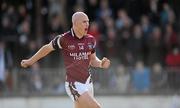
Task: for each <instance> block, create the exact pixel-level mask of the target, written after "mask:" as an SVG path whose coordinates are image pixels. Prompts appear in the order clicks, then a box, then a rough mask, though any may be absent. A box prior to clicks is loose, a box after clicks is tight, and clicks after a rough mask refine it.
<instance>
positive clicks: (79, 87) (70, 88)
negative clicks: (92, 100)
mask: <svg viewBox="0 0 180 108" xmlns="http://www.w3.org/2000/svg"><path fill="white" fill-rule="evenodd" d="M65 89H66V92H67V94H68V96H69V97H70V98H71V99H72V100H73V101H76V100H77V99H78V98H79V97H80V96H81V95H82V94H83V93H85V92H89V94H90V95H91V96H92V97H94V89H93V83H92V81H91V77H89V78H88V79H87V80H86V83H81V82H77V81H75V82H74V83H71V82H67V81H66V82H65Z"/></svg>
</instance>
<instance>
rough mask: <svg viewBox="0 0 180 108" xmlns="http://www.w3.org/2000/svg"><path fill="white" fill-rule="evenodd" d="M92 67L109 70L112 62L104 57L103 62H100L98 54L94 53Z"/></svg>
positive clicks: (91, 58)
mask: <svg viewBox="0 0 180 108" xmlns="http://www.w3.org/2000/svg"><path fill="white" fill-rule="evenodd" d="M90 65H91V66H92V67H99V68H108V67H109V66H110V60H109V59H107V58H106V57H104V58H103V59H102V60H100V59H99V58H98V57H97V56H96V53H93V54H91V55H90Z"/></svg>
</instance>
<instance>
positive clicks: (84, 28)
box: [75, 15, 89, 35]
mask: <svg viewBox="0 0 180 108" xmlns="http://www.w3.org/2000/svg"><path fill="white" fill-rule="evenodd" d="M75 26H76V27H77V29H78V31H79V32H80V33H81V34H83V35H86V34H87V32H88V28H89V19H88V17H87V16H85V15H82V16H81V17H79V19H78V20H77V23H76V25H75Z"/></svg>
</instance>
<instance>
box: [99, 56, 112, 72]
mask: <svg viewBox="0 0 180 108" xmlns="http://www.w3.org/2000/svg"><path fill="white" fill-rule="evenodd" d="M101 62H102V63H101V68H104V69H107V68H109V66H110V60H109V59H107V58H106V57H103V59H102V60H101Z"/></svg>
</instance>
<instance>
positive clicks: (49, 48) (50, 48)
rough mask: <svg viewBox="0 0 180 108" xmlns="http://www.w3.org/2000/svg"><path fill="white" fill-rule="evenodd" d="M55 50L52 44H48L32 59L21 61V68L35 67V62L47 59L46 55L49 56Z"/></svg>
mask: <svg viewBox="0 0 180 108" xmlns="http://www.w3.org/2000/svg"><path fill="white" fill-rule="evenodd" d="M53 50H54V48H53V46H52V42H50V43H49V44H46V45H44V46H42V47H41V48H40V49H39V51H38V52H37V53H36V54H34V55H33V56H32V57H31V58H29V59H25V60H22V61H21V66H22V67H24V68H26V67H28V66H31V65H33V64H34V63H35V62H37V61H38V60H39V59H41V58H43V57H45V56H46V55H48V54H49V53H50V52H52V51H53Z"/></svg>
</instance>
